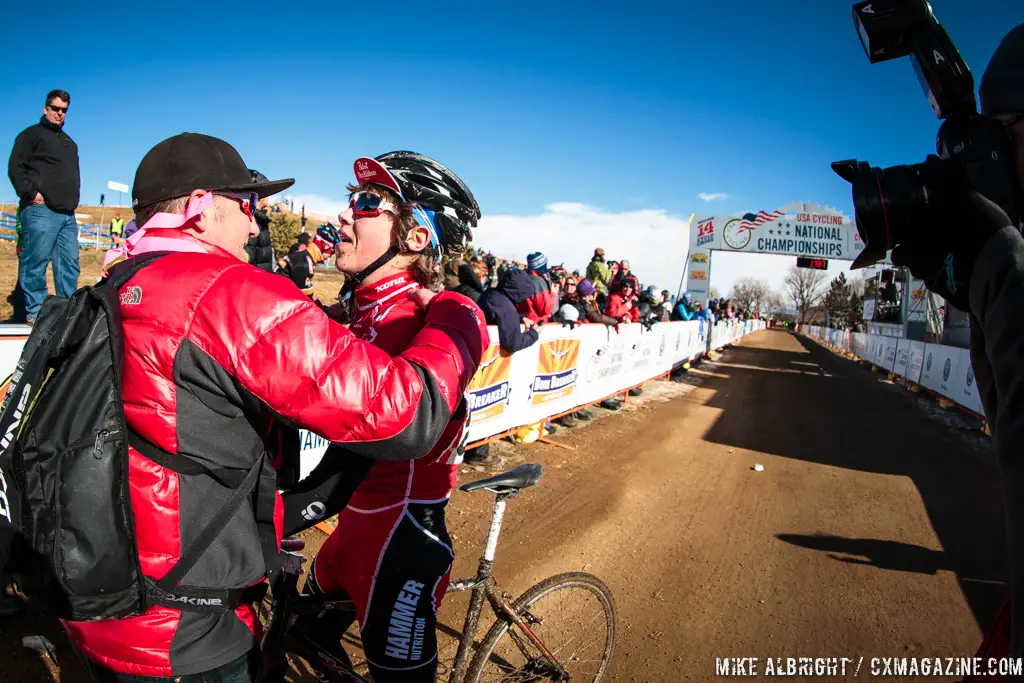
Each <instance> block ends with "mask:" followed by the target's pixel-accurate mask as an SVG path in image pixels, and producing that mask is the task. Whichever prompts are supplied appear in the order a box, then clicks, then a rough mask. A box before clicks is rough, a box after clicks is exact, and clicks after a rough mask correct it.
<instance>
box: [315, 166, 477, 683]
mask: <svg viewBox="0 0 1024 683" xmlns="http://www.w3.org/2000/svg"><path fill="white" fill-rule="evenodd" d="M355 175H356V179H357V184H356V185H350V186H349V188H348V189H349V191H350V192H351V199H350V202H349V208H348V209H347V210H346V211H344V212H343V213H342V214H341V215H339V216H338V219H339V221H340V223H341V227H340V230H339V233H340V237H341V240H340V241H339V242H338V245H337V252H336V254H337V268H338V270H339V271H341V272H342V273H344V274H345V277H346V288H347V289H351V291H352V302H351V306H350V310H349V312H350V314H351V325H350V328H349V329H350V330H351V331H352V332H353V333H354V334H355V335H356V336H357V337H359V338H361V339H364V340H366V341H369V342H371V343H372V344H374V345H375V346H379V347H380V348H382V349H384V350H386V351H391V352H394V353H397V352H399V351H400V350H401V349H404V348H405V346H406V345H407V344H409V342H410V341H411V340H412V339H413V337H414V336H415V335H416V334H417V333H418V332H419V331H420V329H421V328H422V326H423V322H424V317H423V311H422V310H420V309H418V308H417V307H416V306H415V305H414V304H412V302H411V301H410V300H409V299H408V298H407V297H406V295H407V292H408V291H410V290H416V289H419V288H423V287H425V288H428V289H432V290H435V291H440V290H441V289H442V282H441V271H440V264H439V259H440V256H441V254H442V253H445V252H453V251H454V252H460V251H461V250H462V248H463V246H464V244H465V241H466V239H467V238H469V237H471V233H470V228H471V227H474V226H475V225H476V223H477V221H478V219H479V217H480V208H479V206H478V205H477V202H476V200H475V199H474V198H473V195H472V193H471V192H470V191H469V189H468V188H467V187H466V186H465V184H463V182H462V181H461V180H460V179H459V178H458V176H456V175H455V174H454V173H452V172H451V171H450V170H448V169H447V168H445V167H444V166H442V165H441V164H439V163H437V162H436V161H434V160H433V159H430V158H428V157H425V156H422V155H419V154H415V153H412V152H389V153H387V154H383V155H381V156H379V157H377V158H376V159H370V158H360V159H357V160H356V162H355ZM477 310H479V309H477ZM480 318H481V320H482V319H483V313H482V312H480ZM466 419H467V413H466V412H465V405H463V411H460V412H457V413H456V414H454V415H453V416H452V419H451V422H450V423H449V427H448V429H447V430H446V431H445V432H444V434H443V435H442V436H441V439H440V440H439V441H438V442H437V444H436V445H435V446H434V448H433V450H431V451H430V453H428V454H427V455H426V456H424V457H422V458H420V459H418V460H407V461H403V462H390V463H384V462H374V463H373V464H372V465H371V466H370V467H369V470H368V473H367V474H366V476H365V478H364V479H363V481H362V483H361V484H359V486H358V488H356V490H355V493H354V494H353V495H352V498H351V500H350V501H349V505H348V507H346V508H345V509H344V510H343V511H342V512H341V514H340V515H339V517H338V527H337V529H336V530H335V531H334V533H333V534H331V536H330V538H328V539H327V541H326V542H325V543H324V545H323V547H322V548H321V549H320V552H319V554H318V555H317V557H316V559H315V560H314V562H313V565H312V567H311V568H310V572H309V576H308V579H307V583H306V590H307V591H308V592H312V593H322V592H326V593H338V592H344V593H347V594H348V595H349V596H350V597H351V598H352V600H353V601H354V602H355V604H356V607H357V611H358V614H357V618H358V620H359V625H360V631H361V634H362V641H363V648H364V651H365V653H366V658H367V661H368V663H369V666H370V672H371V674H372V675H373V680H374V681H376V683H386V682H387V681H433V680H435V675H436V669H437V640H436V636H435V633H434V628H435V624H436V614H437V609H438V606H439V605H440V602H441V599H442V598H443V597H444V594H445V591H446V590H447V587H448V579H449V572H450V570H451V564H452V560H453V558H454V554H453V552H452V544H451V541H450V539H449V538H448V532H447V529H446V527H445V519H444V512H445V506H446V505H447V503H448V497H449V495H450V494H451V491H452V487H453V486H454V485H455V479H456V472H457V470H458V463H459V462H460V461H461V457H462V449H461V448H460V446H461V445H462V441H463V435H464V431H465V428H466ZM332 617H334V618H335V619H336V615H327V616H325V617H324V618H323V619H321V620H320V621H318V622H317V623H316V624H315V625H313V626H314V628H315V629H316V631H315V633H317V634H318V637H325V638H334V639H335V640H337V638H340V636H341V633H342V632H343V631H344V629H345V628H347V627H348V624H344V623H339V622H337V621H335V622H334V623H328V622H327V621H325V620H327V619H331V618H332ZM307 626H311V624H308V623H307Z"/></svg>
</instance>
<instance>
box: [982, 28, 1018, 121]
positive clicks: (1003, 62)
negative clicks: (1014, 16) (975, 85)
mask: <svg viewBox="0 0 1024 683" xmlns="http://www.w3.org/2000/svg"><path fill="white" fill-rule="evenodd" d="M978 94H979V96H980V97H979V99H980V100H981V113H982V114H984V115H985V116H994V115H996V114H1017V113H1020V112H1024V24H1020V25H1018V26H1016V27H1015V28H1013V29H1011V30H1010V32H1009V33H1007V34H1006V36H1005V37H1004V38H1003V40H1002V42H1000V43H999V47H997V48H996V51H995V53H994V54H993V55H992V59H991V60H990V61H989V63H988V68H986V69H985V73H984V74H983V75H982V77H981V87H980V88H979V89H978Z"/></svg>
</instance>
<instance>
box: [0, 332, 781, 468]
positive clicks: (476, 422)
mask: <svg viewBox="0 0 1024 683" xmlns="http://www.w3.org/2000/svg"><path fill="white" fill-rule="evenodd" d="M763 327H764V324H763V322H761V321H749V322H747V323H734V322H724V321H719V322H718V323H717V324H715V325H714V326H713V327H712V328H711V334H712V343H711V348H719V347H721V346H722V345H724V344H728V343H730V342H732V341H734V340H735V339H738V338H739V337H741V336H743V335H744V334H749V333H750V332H755V331H757V330H760V329H762V328H763ZM707 328H708V325H707V323H706V322H704V321H688V322H669V323H658V324H657V325H655V326H654V327H653V328H652V329H651V330H645V329H644V328H643V326H642V325H620V326H619V331H618V332H616V331H615V329H614V328H610V327H607V326H605V325H582V326H580V327H577V328H576V329H573V330H569V329H567V328H564V327H561V326H554V325H549V326H543V327H541V332H540V339H539V341H538V343H536V344H533V345H532V346H530V347H528V348H526V349H523V350H522V351H520V352H518V353H515V354H512V355H507V354H502V353H501V351H500V349H499V348H498V344H497V340H498V335H497V328H494V327H492V328H490V334H491V342H492V343H491V345H490V346H489V347H488V348H487V351H486V352H485V353H484V359H483V363H482V365H481V367H480V369H479V370H478V371H477V375H476V376H475V377H474V378H473V380H472V381H471V382H470V387H469V390H468V391H467V397H468V399H469V401H470V405H471V413H470V415H471V417H470V428H469V440H470V441H478V440H480V439H484V438H487V437H489V436H492V435H494V434H500V433H502V432H505V431H506V430H509V429H513V428H515V427H519V426H522V425H527V424H533V423H534V422H538V421H540V420H544V419H546V418H548V417H550V416H552V415H556V414H558V413H562V412H565V411H569V410H572V409H573V408H575V407H576V406H580V405H586V404H589V403H593V402H595V401H599V400H601V399H603V398H605V397H607V396H611V395H613V394H615V393H618V392H620V391H622V390H624V389H626V388H628V387H632V386H636V385H638V384H642V383H643V382H645V381H647V380H650V379H652V378H654V377H658V376H660V375H663V374H665V373H667V372H669V371H670V370H671V369H672V368H673V367H675V366H677V365H680V364H682V363H684V362H686V361H688V360H692V359H693V358H695V357H697V356H698V355H700V354H702V353H704V352H705V351H706V350H707V348H708V339H707V335H708V332H709V331H708V329H707ZM29 331H30V330H29V328H27V327H23V326H16V325H0V382H3V381H5V380H6V378H8V377H9V376H10V375H11V373H13V372H14V368H15V366H16V365H17V362H18V358H19V357H20V356H21V350H22V347H23V346H24V343H25V340H26V339H27V338H28V333H29ZM0 391H5V389H0ZM299 433H300V438H301V446H302V456H301V465H300V469H301V474H302V476H306V475H308V474H309V473H310V472H311V471H312V470H313V468H314V467H316V465H317V463H319V461H320V459H321V458H322V457H323V455H324V453H325V451H326V450H327V445H328V442H327V440H326V439H324V438H323V437H321V436H319V435H317V434H314V433H312V432H309V431H307V430H300V431H299Z"/></svg>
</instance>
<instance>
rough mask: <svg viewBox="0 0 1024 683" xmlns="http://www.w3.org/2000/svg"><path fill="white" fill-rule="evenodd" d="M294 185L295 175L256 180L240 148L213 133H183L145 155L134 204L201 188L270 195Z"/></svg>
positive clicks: (161, 199) (184, 195) (146, 203)
mask: <svg viewBox="0 0 1024 683" xmlns="http://www.w3.org/2000/svg"><path fill="white" fill-rule="evenodd" d="M294 184H295V179H294V178H285V179H284V180H267V179H266V178H263V180H262V181H259V180H255V179H254V178H253V175H252V174H251V173H250V172H249V167H248V166H246V164H245V162H244V161H242V156H241V155H240V154H239V153H238V150H236V149H235V148H234V147H232V146H231V145H229V144H228V143H226V142H224V141H223V140H221V139H220V138H215V137H211V136H209V135H202V134H199V133H181V134H179V135H175V136H174V137H170V138H167V139H166V140H164V141H163V142H160V143H158V144H157V145H156V147H154V148H153V149H151V150H149V151H148V152H146V156H144V157H142V161H141V162H140V163H139V168H138V169H137V170H136V171H135V183H134V184H133V185H132V206H133V207H139V206H148V205H150V204H153V203H155V202H162V201H165V200H168V199H174V198H176V197H187V196H188V195H190V194H192V191H193V190H197V189H203V190H210V191H220V192H239V193H246V192H255V193H257V194H258V195H259V196H260V197H269V196H271V195H274V194H277V193H278V192H281V191H282V190H286V189H288V188H289V187H291V186H292V185H294Z"/></svg>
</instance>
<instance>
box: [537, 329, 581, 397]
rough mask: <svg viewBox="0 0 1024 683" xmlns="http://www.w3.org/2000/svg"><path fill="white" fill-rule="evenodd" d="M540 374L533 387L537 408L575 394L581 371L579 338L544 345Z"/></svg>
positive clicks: (540, 359) (540, 353)
mask: <svg viewBox="0 0 1024 683" xmlns="http://www.w3.org/2000/svg"><path fill="white" fill-rule="evenodd" d="M538 355H539V358H538V359H537V374H536V375H534V377H533V382H532V384H531V385H530V403H531V404H532V405H535V406H539V405H543V404H545V403H550V402H551V401H557V400H558V399H560V398H566V397H568V396H571V395H572V392H573V389H575V387H576V378H577V376H578V375H579V372H578V371H577V370H576V363H577V361H578V360H579V356H580V340H579V339H555V340H553V341H545V342H540V349H539V354H538Z"/></svg>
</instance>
